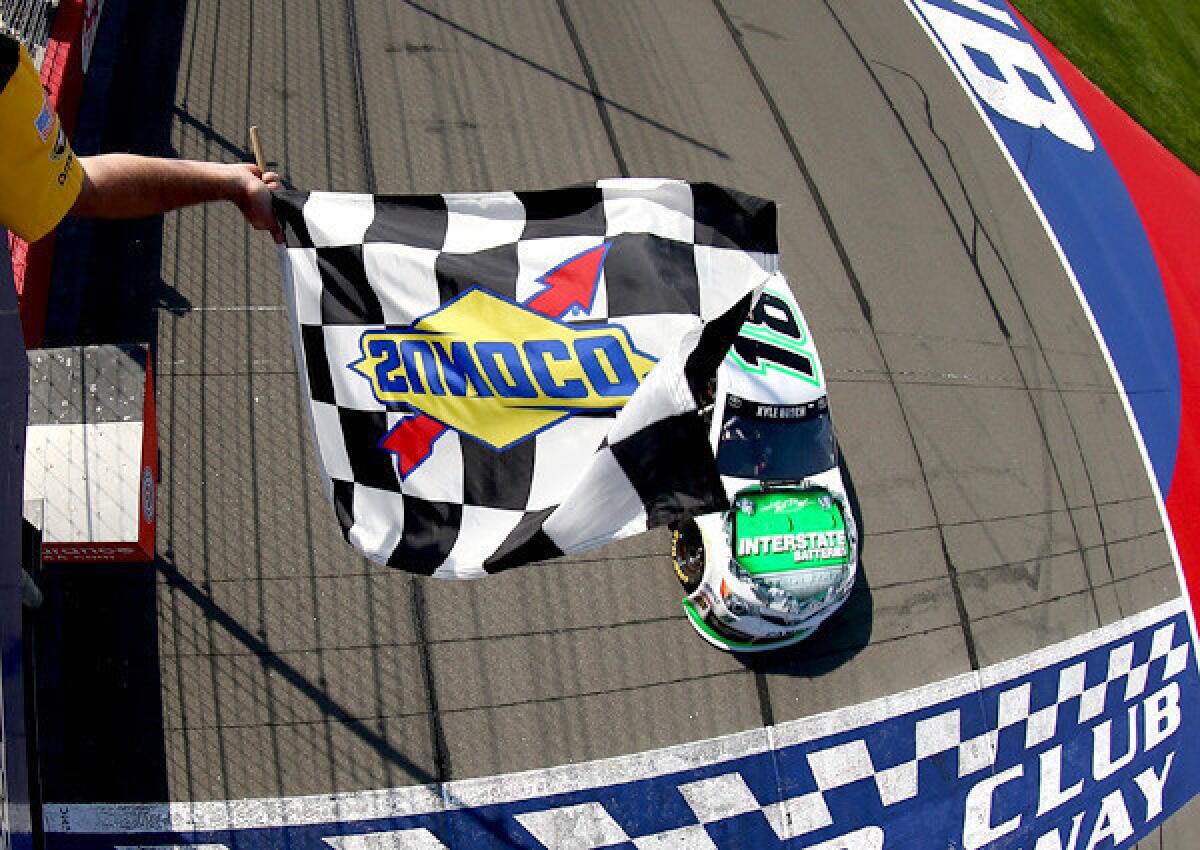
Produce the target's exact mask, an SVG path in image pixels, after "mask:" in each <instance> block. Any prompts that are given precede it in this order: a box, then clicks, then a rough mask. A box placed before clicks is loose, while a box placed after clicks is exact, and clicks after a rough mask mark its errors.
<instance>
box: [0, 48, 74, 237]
mask: <svg viewBox="0 0 1200 850" xmlns="http://www.w3.org/2000/svg"><path fill="white" fill-rule="evenodd" d="M2 82H3V81H2V80H0V83H2ZM82 184H83V170H82V169H81V168H80V167H79V162H78V161H77V160H76V159H75V154H74V152H73V151H72V150H71V145H70V144H69V143H68V142H67V136H66V133H64V132H63V128H62V122H61V121H60V120H59V118H58V115H57V114H55V112H54V108H53V107H52V106H51V105H50V101H49V100H48V99H47V98H46V92H45V90H44V89H43V88H42V81H41V80H40V79H39V78H38V73H37V70H36V69H35V68H34V67H33V62H32V61H31V60H30V58H29V54H28V53H27V52H26V51H25V48H24V47H21V48H20V60H19V61H18V62H17V63H16V68H15V69H14V70H13V72H12V76H11V77H10V78H9V80H8V84H7V85H5V86H4V87H3V90H2V91H0V226H3V227H7V228H8V229H9V230H11V231H12V232H13V233H15V234H17V235H18V236H20V237H21V238H22V239H24V240H25V241H27V242H36V241H37V240H38V239H41V238H42V237H43V236H45V235H46V234H47V233H49V232H50V231H51V230H53V229H54V227H55V226H57V224H58V223H59V222H60V221H62V218H63V216H65V215H66V214H67V212H68V211H69V210H70V209H71V206H72V205H73V204H74V203H75V198H77V197H78V196H79V189H80V186H82Z"/></svg>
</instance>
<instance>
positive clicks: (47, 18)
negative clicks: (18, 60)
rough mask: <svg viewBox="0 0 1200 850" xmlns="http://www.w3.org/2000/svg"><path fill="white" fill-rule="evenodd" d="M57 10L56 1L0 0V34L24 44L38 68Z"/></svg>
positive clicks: (44, 52) (44, 53)
mask: <svg viewBox="0 0 1200 850" xmlns="http://www.w3.org/2000/svg"><path fill="white" fill-rule="evenodd" d="M57 10H58V0H0V32H6V33H10V34H12V35H14V36H16V37H17V38H19V39H20V40H21V41H22V42H24V43H25V47H26V48H27V49H28V50H29V55H30V56H32V57H33V62H34V64H35V65H37V66H38V67H39V68H40V67H41V64H42V58H43V57H44V56H45V55H46V42H47V41H48V40H49V38H50V28H51V26H52V25H53V24H54V13H55V12H56V11H57Z"/></svg>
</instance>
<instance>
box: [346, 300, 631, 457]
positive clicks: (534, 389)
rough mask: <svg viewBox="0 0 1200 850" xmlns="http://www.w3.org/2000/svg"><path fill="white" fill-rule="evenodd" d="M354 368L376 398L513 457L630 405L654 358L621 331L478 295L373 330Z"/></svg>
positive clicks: (363, 339) (364, 340)
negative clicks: (555, 433) (588, 415)
mask: <svg viewBox="0 0 1200 850" xmlns="http://www.w3.org/2000/svg"><path fill="white" fill-rule="evenodd" d="M359 345H360V350H361V354H362V357H361V358H360V359H358V360H356V361H354V362H353V363H351V364H349V366H350V368H351V369H352V370H354V371H355V372H357V373H358V374H359V375H361V376H362V377H363V378H365V379H366V380H368V381H370V382H371V388H372V391H373V392H374V395H375V398H376V399H377V400H378V401H379V402H381V403H383V404H386V405H389V406H401V405H403V406H407V407H410V408H412V409H414V410H417V411H419V412H420V413H423V414H425V415H427V416H429V417H430V418H431V419H434V420H436V421H437V422H439V423H441V424H443V425H445V426H447V427H450V428H453V429H455V430H457V431H461V432H462V433H465V434H469V435H471V436H473V437H476V438H477V439H479V440H481V441H483V442H484V443H487V444H488V445H490V446H492V447H493V448H495V449H505V448H508V447H509V446H511V445H513V444H515V443H518V442H520V441H521V440H524V439H525V438H527V437H529V436H531V435H533V434H535V433H537V432H538V431H541V430H543V429H545V428H548V427H550V426H552V425H554V424H556V423H558V422H560V421H562V420H563V419H566V418H568V417H570V416H572V415H574V414H575V413H578V412H581V411H605V410H617V409H620V408H621V407H624V405H625V403H626V402H627V401H628V400H629V397H630V396H631V395H633V392H634V390H636V389H637V388H638V386H639V385H640V384H641V381H642V379H643V378H644V377H645V376H646V373H647V372H649V371H650V369H651V367H652V366H653V365H654V362H655V361H654V358H652V357H650V356H648V355H646V354H643V353H642V352H640V351H638V350H637V349H636V348H634V346H633V342H632V340H631V339H630V338H629V334H628V332H627V331H626V330H625V329H624V328H622V327H619V326H617V325H575V326H573V325H569V324H566V323H563V322H559V321H556V320H555V319H554V318H549V317H548V316H547V315H545V314H544V313H542V312H539V311H538V310H537V309H536V306H535V305H533V304H532V302H531V304H529V305H521V304H516V303H514V302H512V301H509V300H507V299H505V298H502V297H500V296H498V295H496V294H495V293H493V292H490V291H489V290H486V289H483V288H481V287H474V288H472V289H469V290H467V291H466V292H465V293H463V294H462V295H460V296H459V297H457V298H456V299H454V300H453V301H450V302H448V303H446V304H444V305H443V306H442V307H440V308H438V309H437V310H436V311H434V312H433V313H430V314H429V315H427V316H425V317H423V318H421V319H419V320H418V321H416V322H414V323H413V324H412V325H410V326H409V327H406V328H400V329H386V330H372V331H367V332H365V333H364V334H363V335H362V337H361V339H360V342H359Z"/></svg>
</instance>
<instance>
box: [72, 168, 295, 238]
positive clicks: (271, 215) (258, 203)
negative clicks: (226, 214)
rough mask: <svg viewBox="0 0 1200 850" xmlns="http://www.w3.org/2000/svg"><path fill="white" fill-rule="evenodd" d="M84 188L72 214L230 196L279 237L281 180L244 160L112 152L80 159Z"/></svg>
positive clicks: (161, 207) (134, 211) (157, 211)
mask: <svg viewBox="0 0 1200 850" xmlns="http://www.w3.org/2000/svg"><path fill="white" fill-rule="evenodd" d="M79 164H80V165H81V166H82V167H83V188H82V189H81V190H80V192H79V197H78V198H77V199H76V201H75V205H74V206H73V207H72V208H71V214H72V215H78V216H84V217H89V218H143V217H146V216H153V215H161V214H162V213H166V212H170V211H171V210H177V209H179V208H181V207H187V206H191V205H193V204H203V203H208V202H209V201H230V202H231V203H233V204H236V205H237V207H238V209H240V210H241V211H242V214H243V215H244V216H245V217H246V220H247V221H248V222H249V223H250V224H251V226H253V227H254V228H255V229H257V230H268V231H270V232H271V233H272V234H273V235H274V236H275V237H276V239H278V238H279V223H278V222H277V221H276V220H275V212H274V210H273V209H272V207H271V191H272V190H273V189H277V188H279V186H280V185H281V183H280V179H279V175H278V174H276V173H274V172H271V171H269V172H267V173H266V174H263V173H261V172H260V171H259V170H258V167H257V166H255V165H250V164H247V163H237V164H227V163H218V162H196V161H193V160H185V159H161V158H158V157H146V156H137V155H135V154H124V153H110V154H100V155H98V156H85V157H80V158H79Z"/></svg>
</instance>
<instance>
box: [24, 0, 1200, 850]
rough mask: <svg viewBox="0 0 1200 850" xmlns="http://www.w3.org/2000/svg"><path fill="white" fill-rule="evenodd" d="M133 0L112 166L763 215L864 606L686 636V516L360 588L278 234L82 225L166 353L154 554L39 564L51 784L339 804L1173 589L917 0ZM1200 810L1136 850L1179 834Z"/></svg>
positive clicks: (1083, 335)
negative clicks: (238, 170) (746, 209)
mask: <svg viewBox="0 0 1200 850" xmlns="http://www.w3.org/2000/svg"><path fill="white" fill-rule="evenodd" d="M127 6H128V4H127V3H125V2H121V0H110V3H109V5H108V7H107V8H106V10H105V15H106V16H107V20H106V21H105V22H104V23H103V24H102V27H101V29H102V36H101V45H100V46H99V47H98V56H99V57H100V59H99V61H101V62H102V63H107V66H106V71H105V73H109V72H110V73H111V86H110V89H109V94H108V98H107V101H106V102H99V103H97V102H95V101H93V102H92V103H90V104H89V105H87V106H85V110H91V112H92V121H93V123H94V124H95V125H96V126H97V127H100V128H102V132H101V133H100V135H99V143H100V146H101V147H102V148H103V149H106V150H133V151H137V152H143V153H165V154H174V155H179V156H182V157H188V158H196V159H220V160H227V161H231V160H241V159H247V158H249V153H248V151H247V141H246V128H247V127H248V125H250V124H258V125H259V126H260V129H261V132H262V135H263V140H264V144H265V146H266V148H267V155H268V158H269V159H270V160H272V161H273V162H275V163H277V167H278V170H279V171H280V172H281V173H282V174H283V175H284V176H285V179H286V180H287V181H288V182H289V183H290V184H292V185H294V186H297V187H301V188H309V189H338V190H345V191H370V192H394V193H413V192H437V191H469V190H493V189H509V188H543V187H552V186H558V185H565V184H570V183H574V182H579V181H590V180H593V179H595V178H597V177H601V176H617V175H644V176H674V177H683V178H688V179H692V180H708V181H714V182H718V183H723V184H726V185H729V186H734V187H737V188H739V189H742V190H744V191H747V192H750V193H753V194H757V195H761V196H763V197H769V198H773V199H775V200H776V201H777V202H778V203H779V205H780V243H781V252H782V255H783V269H784V272H785V273H786V274H787V276H788V278H789V280H790V282H791V284H792V287H793V289H794V290H795V292H796V295H797V297H798V300H799V302H800V304H801V306H802V307H803V309H804V310H805V313H806V315H807V317H808V320H809V323H810V325H811V326H812V328H813V330H814V334H815V336H816V342H817V345H818V347H819V349H820V351H821V353H822V358H823V360H824V364H825V367H826V370H827V373H828V378H829V384H830V397H831V404H832V407H833V413H834V419H835V422H836V424H837V426H838V429H839V430H838V435H839V439H840V442H841V446H842V449H843V453H844V456H845V459H846V465H847V470H848V473H849V475H850V477H851V479H852V481H853V485H854V489H855V491H856V493H857V498H858V501H859V504H860V509H861V518H862V525H863V532H864V544H865V545H864V551H863V560H862V570H861V575H860V581H859V584H858V586H857V588H856V590H855V593H854V596H853V597H852V599H851V601H850V602H849V604H848V605H847V606H846V608H845V609H844V610H843V611H842V612H841V613H840V614H839V615H838V616H837V617H836V618H835V619H834V620H833V621H831V622H830V623H829V624H827V625H826V626H825V627H823V628H822V630H821V632H820V633H819V635H818V636H817V637H815V638H814V639H813V640H811V641H809V642H807V643H805V644H802V645H801V646H800V647H799V648H797V649H795V650H792V651H789V652H786V653H784V654H780V655H777V656H763V657H758V658H754V659H750V660H747V659H744V658H737V657H733V656H730V655H726V654H723V653H720V652H717V651H715V650H712V649H710V648H709V647H708V646H707V645H706V644H704V643H703V642H702V641H701V640H700V639H699V638H698V637H697V636H696V635H695V634H694V633H693V632H692V630H691V628H690V627H689V625H688V624H687V622H686V621H685V618H684V615H683V612H682V610H681V608H680V606H679V596H680V594H679V590H678V584H677V582H676V580H675V578H674V576H673V574H672V570H671V568H670V565H669V563H668V560H667V551H668V541H667V536H666V534H665V533H655V534H650V535H646V536H643V537H640V538H636V539H634V540H632V541H628V542H626V543H624V544H621V545H616V546H612V547H609V548H607V549H603V550H600V551H598V552H597V553H596V554H593V555H590V556H588V557H579V558H572V559H566V560H563V561H560V562H553V563H547V564H544V565H538V566H534V567H530V568H527V569H523V570H517V571H515V572H510V573H507V574H504V575H502V576H499V577H493V578H489V579H486V580H482V581H476V582H472V583H445V582H440V583H439V582H434V581H430V580H423V579H414V578H413V577H410V576H408V575H404V574H399V573H391V572H388V571H387V570H385V569H383V568H379V567H374V566H370V565H368V564H367V563H366V562H365V561H363V560H362V559H360V558H358V557H357V556H356V555H355V554H354V553H353V552H352V550H351V549H350V548H349V547H348V546H347V545H346V544H345V543H344V541H343V540H342V538H341V535H340V533H339V531H338V529H337V524H336V521H335V519H334V516H333V513H332V511H331V510H330V509H329V507H328V505H327V504H326V503H325V501H324V498H323V495H322V493H321V488H320V483H319V480H318V474H317V471H316V469H315V468H314V462H315V461H314V455H313V452H312V448H311V443H310V439H309V434H308V430H307V425H306V422H305V420H304V414H303V408H302V407H301V402H300V399H299V398H298V395H297V379H296V374H295V366H294V360H293V355H292V348H291V338H290V333H289V329H288V320H287V315H286V312H285V310H284V308H283V306H282V303H283V302H282V293H281V288H280V284H279V275H278V262H277V258H276V254H275V249H274V247H273V246H272V244H271V242H270V240H269V239H268V238H266V237H265V236H262V235H260V234H255V233H252V232H251V231H249V230H248V229H247V228H246V227H245V225H244V224H243V221H242V219H241V217H240V216H239V215H238V213H237V211H236V210H235V209H233V208H232V207H229V208H216V207H209V208H196V209H192V210H189V211H185V212H183V213H179V214H176V215H172V216H168V217H167V218H166V220H165V221H164V222H158V221H154V222H142V223H135V224H122V225H107V226H100V227H96V228H95V229H94V232H93V234H92V241H91V250H90V253H89V255H88V256H87V257H86V259H85V260H84V262H85V265H86V271H87V275H88V277H87V280H88V284H87V288H86V290H85V295H84V296H83V302H82V305H81V319H80V336H81V337H82V339H83V340H84V341H128V340H133V339H147V340H150V341H152V343H153V344H154V346H155V349H156V352H157V360H156V367H157V381H158V405H159V434H160V445H161V450H162V484H161V491H160V497H159V511H160V520H159V542H158V552H159V559H158V561H157V562H156V563H155V564H154V565H152V566H151V567H147V568H138V567H122V568H120V569H115V570H108V569H104V570H100V569H96V568H89V569H86V570H85V569H74V570H63V569H60V568H54V570H53V571H47V573H46V575H45V576H44V584H45V586H46V590H47V599H48V601H47V606H46V608H45V609H44V615H43V616H44V619H43V622H42V624H41V629H42V630H41V632H40V633H39V638H38V639H39V646H40V648H41V652H42V658H43V660H42V663H41V664H40V668H39V674H38V675H39V684H40V689H39V691H40V692H39V701H40V708H39V711H40V712H41V717H42V726H41V729H40V734H41V737H42V743H43V750H44V752H45V757H44V761H43V766H42V776H41V781H42V786H43V790H44V795H45V798H46V799H47V800H52V801H56V802H73V801H82V802H94V801H104V802H122V801H163V800H175V801H187V800H214V799H232V798H241V797H264V796H280V795H304V794H319V793H326V792H334V791H353V790H361V789H371V788H384V787H393V786H400V785H409V784H425V783H432V782H439V781H445V780H451V779H460V778H467V777H480V776H488V775H493V774H497V773H507V772H512V771H518V770H528V769H534V768H539V767H548V766H554V765H560V764H565V763H571V762H579V761H586V760H591V759H596V758H602V757H607V756H614V755H620V754H625V753H631V752H637V751H641V750H645V749H651V748H657V747H663V746H668V745H672V744H677V743H682V742H687V741H693V740H697V739H701V738H707V737H712V736H717V735H723V734H727V733H731V732H736V731H741V730H745V729H751V728H756V727H760V726H763V725H767V724H771V723H775V722H779V721H785V720H791V719H795V718H800V717H805V716H808V715H811V714H813V713H815V712H820V711H823V710H827V709H830V708H834V707H839V706H844V705H849V704H853V703H858V702H861V701H863V700H867V699H871V698H874V697H879V696H882V695H885V694H888V693H892V692H895V691H898V690H903V689H908V688H911V687H915V686H917V685H921V684H924V683H928V682H931V681H936V680H940V679H943V678H946V677H949V676H952V675H954V674H958V673H961V672H964V671H967V670H969V669H971V668H974V667H979V666H983V665H987V664H991V663H993V662H997V661H1000V660H1004V659H1008V658H1012V657H1014V656H1017V655H1020V654H1022V653H1025V652H1028V651H1031V650H1033V649H1036V648H1038V647H1042V646H1045V645H1047V644H1050V643H1053V642H1056V641H1060V640H1063V639H1066V638H1069V637H1072V636H1075V635H1079V634H1082V633H1084V632H1086V631H1089V630H1091V629H1094V628H1096V627H1098V626H1100V625H1104V624H1108V623H1111V622H1113V621H1115V620H1118V619H1120V618H1122V617H1124V616H1128V615H1130V614H1132V613H1135V612H1138V611H1142V610H1145V609H1146V608H1149V607H1151V606H1152V605H1155V604H1157V603H1159V602H1163V601H1165V600H1168V599H1171V598H1174V597H1175V596H1177V595H1178V594H1179V587H1178V585H1177V580H1176V572H1175V567H1174V566H1173V564H1172V562H1171V556H1170V552H1169V549H1168V545H1167V542H1166V539H1165V536H1164V532H1163V530H1162V527H1161V524H1160V520H1159V516H1158V512H1157V510H1156V507H1155V504H1154V499H1153V496H1152V492H1151V489H1150V486H1149V483H1148V480H1147V475H1146V471H1145V469H1144V467H1143V464H1142V461H1141V459H1140V457H1139V455H1138V452H1137V448H1136V446H1135V442H1134V439H1133V437H1132V435H1131V433H1130V430H1129V425H1128V423H1127V420H1126V418H1125V415H1124V413H1123V410H1122V406H1121V402H1120V399H1119V397H1118V395H1117V393H1116V390H1115V388H1114V385H1113V382H1112V379H1111V377H1110V375H1109V371H1108V368H1107V366H1106V364H1105V361H1104V359H1103V356H1102V354H1101V352H1100V350H1099V348H1098V346H1097V343H1096V341H1095V339H1094V338H1093V335H1092V331H1091V329H1090V327H1089V325H1088V322H1087V320H1086V318H1085V315H1084V313H1083V311H1082V310H1081V308H1080V305H1079V303H1078V300H1077V298H1076V295H1075V293H1074V291H1073V289H1072V287H1071V285H1070V283H1069V281H1068V278H1067V276H1066V274H1065V273H1064V272H1063V271H1062V268H1061V266H1060V264H1059V261H1058V259H1057V257H1056V255H1055V253H1054V250H1053V248H1052V246H1051V244H1050V242H1049V241H1048V239H1047V237H1046V236H1045V234H1044V232H1043V230H1042V227H1041V225H1040V223H1039V222H1038V220H1037V218H1036V217H1035V215H1034V214H1033V212H1032V209H1031V207H1030V205H1029V203H1028V201H1027V199H1026V197H1025V195H1024V194H1023V192H1022V190H1021V188H1020V186H1019V185H1018V183H1017V181H1016V180H1015V179H1014V177H1013V175H1012V173H1011V171H1010V169H1009V167H1008V165H1007V164H1006V163H1005V161H1004V159H1003V157H1002V155H1001V153H1000V152H999V150H998V149H997V147H996V144H995V142H994V141H993V140H992V138H991V136H990V135H989V133H988V131H987V130H986V128H985V127H984V125H983V124H982V122H981V121H980V119H979V116H978V115H977V114H976V112H975V111H974V109H973V107H972V106H971V104H970V102H969V101H968V100H967V98H966V97H965V95H964V93H963V91H962V89H961V88H960V86H959V84H958V83H957V82H956V81H955V79H954V77H953V76H952V74H951V72H950V70H949V69H948V68H947V67H946V65H945V64H944V63H943V61H942V59H941V58H940V57H939V56H938V55H937V53H936V51H935V50H934V49H933V47H932V45H931V44H930V42H929V40H928V38H927V37H926V35H925V34H924V33H923V32H922V31H921V29H920V27H919V25H918V24H917V22H916V21H915V20H914V18H913V17H912V15H911V14H910V13H909V11H908V10H907V9H906V8H905V7H904V5H903V4H902V3H901V2H899V0H894V2H888V3H881V2H878V0H798V2H793V3H787V4H785V3H777V2H769V0H695V1H694V2H686V3H684V2H671V3H666V2H651V0H619V1H618V2H608V3H594V2H585V0H557V2H554V0H506V2H504V3H494V2H489V0H469V1H465V2H447V3H437V4H434V3H433V2H432V0H419V2H418V0H356V2H350V3H346V4H343V3H319V2H317V0H251V1H250V2H229V0H226V2H196V0H192V1H191V2H183V0H179V2H170V3H159V4H154V11H153V13H146V12H142V11H138V10H135V9H131V8H127ZM106 28H107V29H106ZM101 76H102V77H103V74H102V75H101ZM85 99H86V94H85ZM648 460H650V461H651V462H652V459H648ZM1196 811H1197V809H1196V807H1195V806H1191V807H1189V808H1188V809H1187V810H1185V812H1184V813H1182V814H1181V815H1179V816H1177V817H1176V818H1174V819H1173V820H1172V821H1171V822H1170V823H1169V824H1167V825H1166V826H1165V827H1163V828H1162V829H1161V830H1160V831H1159V832H1158V833H1155V834H1154V835H1153V836H1151V837H1150V838H1149V839H1147V840H1146V841H1144V842H1142V844H1141V845H1139V846H1141V847H1156V848H1158V847H1176V848H1183V847H1186V846H1190V845H1189V844H1188V842H1187V840H1186V837H1185V836H1186V834H1187V829H1188V825H1189V824H1191V823H1193V822H1194V821H1195V820H1196V818H1197V815H1196Z"/></svg>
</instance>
